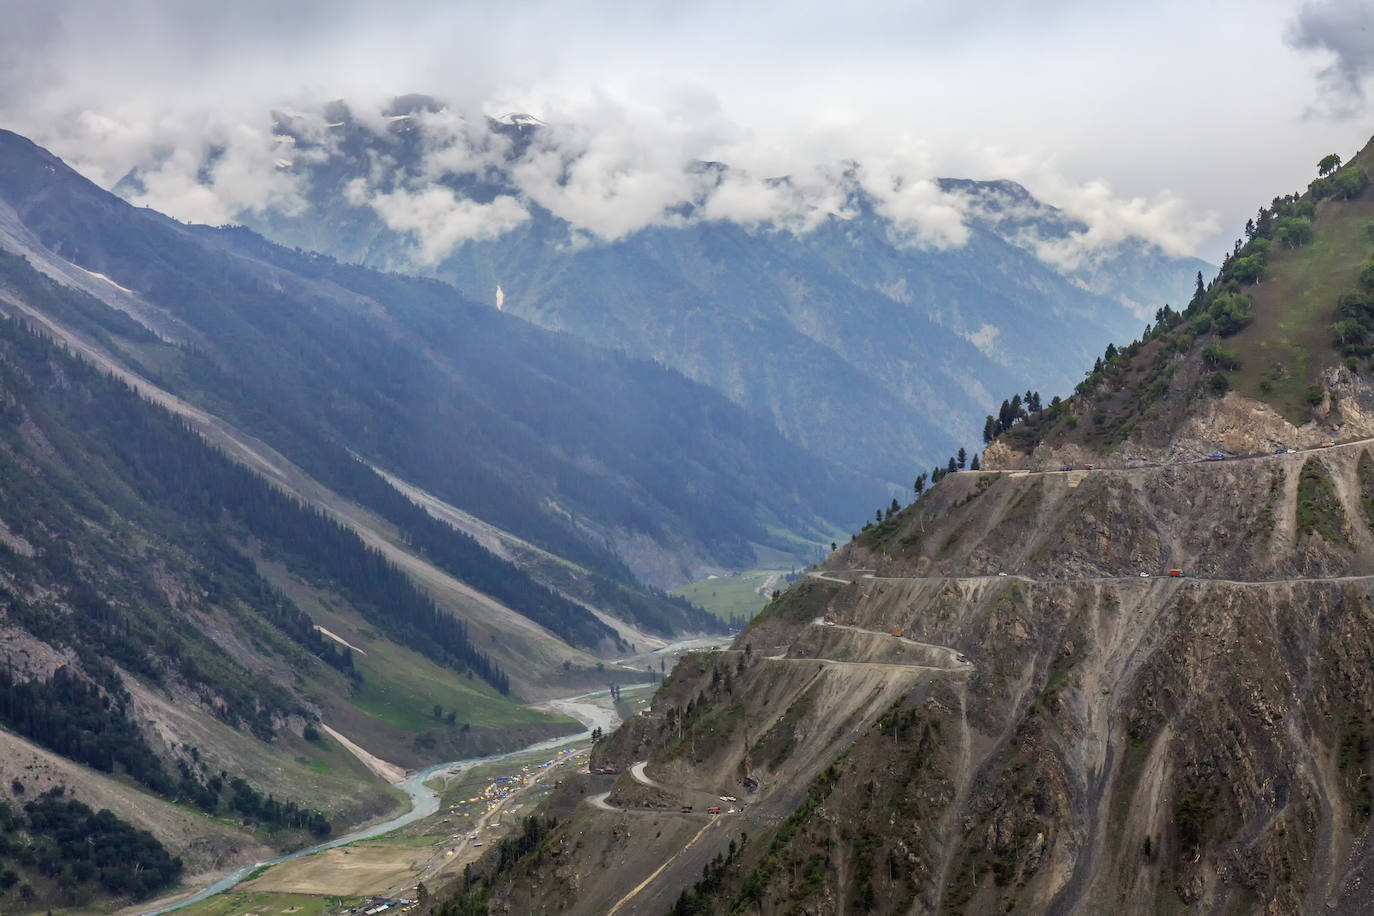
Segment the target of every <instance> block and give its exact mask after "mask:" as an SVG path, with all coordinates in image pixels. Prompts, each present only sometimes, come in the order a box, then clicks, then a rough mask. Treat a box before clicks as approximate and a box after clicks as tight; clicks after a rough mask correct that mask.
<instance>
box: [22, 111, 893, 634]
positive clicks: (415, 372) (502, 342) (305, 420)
mask: <svg viewBox="0 0 1374 916" xmlns="http://www.w3.org/2000/svg"><path fill="white" fill-rule="evenodd" d="M0 160H3V162H4V164H5V167H4V168H3V169H0V199H3V200H4V201H5V202H6V203H8V204H9V205H10V206H11V207H12V208H13V209H14V211H15V212H16V214H17V215H18V217H19V219H20V221H21V222H22V223H23V225H24V227H25V228H26V229H27V230H28V231H29V232H31V233H32V234H33V235H34V236H37V237H38V239H39V240H40V241H41V242H42V244H43V245H45V246H47V247H48V248H49V249H50V250H51V251H52V252H54V253H57V256H58V257H60V258H61V259H63V260H66V261H69V262H71V263H75V264H78V265H80V266H81V267H82V268H84V269H86V270H89V271H96V272H100V273H102V274H104V275H106V276H108V277H110V278H111V279H112V280H114V281H115V282H117V283H119V284H120V285H122V286H125V287H128V288H130V289H133V290H136V291H137V296H138V298H139V299H140V300H142V302H144V303H147V304H148V305H149V306H150V308H149V309H148V311H149V312H150V313H156V314H158V315H160V316H162V317H161V318H156V319H154V323H158V322H162V324H163V325H165V326H166V327H168V328H170V329H171V330H170V332H169V335H170V337H172V338H175V339H177V340H178V341H180V343H171V342H168V341H166V340H157V339H148V338H149V335H148V334H147V332H146V331H142V332H137V331H132V329H130V330H129V332H128V333H126V330H125V329H113V328H115V325H116V324H121V323H122V324H125V325H127V324H128V322H127V320H126V321H123V322H121V321H120V319H119V318H117V317H115V316H113V315H104V316H99V317H93V316H92V315H91V314H89V313H92V312H93V311H95V309H93V307H92V306H93V305H94V303H93V301H92V300H90V298H89V297H84V298H80V300H79V301H77V299H76V298H73V297H67V298H68V301H67V303H66V307H67V311H68V312H71V311H80V312H83V313H88V314H86V315H85V316H84V317H83V318H82V321H84V323H85V324H87V325H96V326H102V327H103V332H104V333H105V334H106V335H107V336H108V337H114V338H116V349H117V350H118V351H119V355H120V358H121V359H123V360H125V361H126V362H128V363H129V364H130V365H131V366H132V367H133V368H135V369H136V371H138V372H140V374H143V375H145V376H146V377H148V378H150V379H151V380H153V381H155V382H156V383H157V384H159V385H160V386H162V387H163V388H165V389H167V390H169V391H172V392H173V393H175V394H177V395H179V396H181V397H184V398H186V399H188V400H189V401H191V402H192V403H195V404H196V405H197V406H199V407H202V408H204V409H206V410H208V411H210V412H211V413H213V414H215V415H216V416H219V417H222V418H223V419H225V420H226V421H228V422H229V423H232V424H234V425H235V426H236V427H238V428H240V429H242V430H244V431H246V432H249V433H251V434H252V435H254V436H256V437H258V438H260V439H262V440H263V441H264V442H267V443H268V444H270V445H271V446H272V447H273V448H275V449H277V450H278V451H280V452H282V453H283V454H284V455H286V456H287V457H288V458H289V459H290V460H292V461H293V462H295V463H296V464H298V465H299V466H301V467H302V468H303V469H305V470H306V471H307V472H308V473H310V474H312V476H315V477H316V478H317V479H320V480H321V481H322V482H325V483H326V484H327V485H330V486H336V485H337V481H335V482H331V481H330V480H329V474H328V473H327V472H326V471H325V470H324V469H322V468H321V467H318V466H316V463H317V459H316V458H315V457H314V456H315V455H316V454H318V453H319V452H318V449H317V446H318V445H319V444H320V443H321V442H332V443H334V444H335V445H336V446H342V447H345V448H346V449H349V450H351V451H353V452H355V453H357V454H359V455H361V456H362V457H363V458H364V459H365V460H366V461H367V462H369V463H371V464H374V465H377V466H379V467H382V468H385V469H386V470H387V471H388V472H390V473H395V474H397V475H398V476H400V477H402V478H403V479H405V480H407V481H408V482H410V483H412V484H414V485H416V486H419V487H422V488H423V489H425V490H427V491H428V492H430V493H433V494H435V495H436V496H438V497H439V498H441V499H443V500H445V501H447V502H449V503H451V504H453V505H456V506H459V507H461V508H462V509H463V510H465V511H468V512H472V513H473V514H475V515H477V516H479V517H481V518H483V519H484V520H486V521H489V522H491V523H493V524H497V525H499V526H500V527H502V528H503V529H505V530H508V531H511V532H513V533H515V534H517V535H518V536H520V537H521V538H524V539H526V540H528V541H530V542H531V543H534V544H536V545H538V546H540V547H543V548H544V549H546V550H549V551H550V552H552V553H554V554H556V555H558V556H560V557H563V558H565V559H567V560H570V561H572V562H574V563H576V564H578V565H579V566H582V567H584V568H586V569H589V570H592V571H595V572H599V573H601V574H603V575H608V576H611V577H613V578H616V579H620V580H623V581H626V582H627V584H628V585H629V587H633V584H634V583H633V576H630V575H628V574H627V571H626V568H625V563H624V562H623V560H622V559H620V558H618V557H617V555H616V550H617V549H620V550H622V552H625V553H626V554H627V555H629V556H633V557H636V558H638V557H639V556H640V555H641V553H642V551H640V550H638V549H635V550H627V549H626V548H624V547H623V546H621V547H618V546H617V545H624V544H626V543H643V542H642V541H641V540H640V539H642V538H645V537H647V538H649V539H651V540H652V541H653V543H654V545H655V547H654V550H653V552H652V553H651V556H653V557H654V558H655V559H660V558H661V557H662V556H663V555H664V553H665V552H671V553H673V554H679V552H680V551H682V550H683V548H686V551H687V552H688V555H691V556H695V557H696V558H697V559H695V560H694V561H693V563H694V564H696V565H698V566H699V565H700V564H701V563H702V562H709V563H713V564H717V565H725V566H739V565H748V564H752V563H753V562H754V548H753V546H752V545H753V544H754V543H762V544H767V545H770V546H773V547H777V548H779V549H790V548H793V547H794V546H795V544H794V541H795V538H796V537H797V536H798V535H804V536H809V535H811V534H814V532H815V531H816V530H818V529H820V528H826V529H827V530H828V527H829V526H828V525H827V524H826V523H825V522H824V519H826V518H827V517H833V515H832V513H836V512H839V513H843V512H846V511H847V507H848V506H849V505H852V503H853V499H852V497H855V496H857V494H859V493H861V492H865V491H867V490H871V489H873V488H875V487H877V486H878V485H877V483H876V482H874V481H867V480H864V479H861V478H860V477H858V476H857V475H855V474H854V473H852V472H849V471H844V470H841V469H839V468H838V467H836V466H835V465H832V464H830V463H828V462H825V461H822V460H819V459H816V458H815V457H814V456H812V455H810V454H808V453H806V452H805V451H804V450H802V449H800V448H799V447H798V446H796V445H794V444H792V443H790V442H788V441H787V440H786V439H785V438H784V437H783V436H782V435H780V434H779V433H778V432H777V431H776V430H775V429H773V428H772V427H771V425H770V424H768V423H767V422H761V421H760V418H759V417H757V416H754V415H752V414H751V413H750V412H748V411H747V410H745V409H742V408H740V407H738V406H737V405H735V404H732V403H731V402H730V401H728V400H727V399H726V398H724V397H723V396H721V395H720V394H718V393H715V392H712V391H710V390H709V389H706V388H703V387H702V386H700V385H697V384H695V383H693V382H690V381H688V380H687V379H686V378H684V377H682V376H681V375H679V374H677V373H674V372H672V371H669V370H667V369H665V368H664V367H662V366H660V365H655V364H654V363H652V362H648V361H643V360H634V359H630V358H628V357H625V356H623V355H619V354H614V353H609V352H607V351H605V350H603V349H600V348H598V347H595V346H592V345H590V344H587V343H585V342H581V341H577V340H574V339H572V338H570V337H568V336H566V335H561V334H557V333H551V332H549V331H546V330H542V329H539V328H536V327H534V326H532V325H530V324H528V323H526V322H524V321H522V320H520V319H518V318H515V317H514V316H511V315H504V314H502V313H500V312H498V311H496V310H494V309H491V308H488V307H485V306H481V305H478V304H476V303H474V302H472V301H470V300H468V299H466V298H464V297H463V296H462V295H461V294H459V293H458V292H457V291H456V290H455V289H454V288H453V287H451V286H447V285H445V284H442V283H437V282H433V281H423V280H417V279H414V278H407V277H398V276H394V275H387V274H381V273H377V272H374V271H368V270H363V269H359V268H350V267H346V266H344V265H338V264H335V263H334V262H332V261H330V260H328V259H325V258H316V257H312V256H310V255H308V254H304V253H300V252H292V251H290V250H289V249H284V248H280V247H278V246H274V245H272V244H270V243H268V242H267V241H265V240H264V239H262V238H261V237H259V236H255V235H253V234H252V233H250V232H247V231H244V230H233V229H219V230H217V229H211V228H209V227H188V226H184V225H181V224H178V223H176V222H174V221H172V220H169V219H166V218H165V217H162V216H160V215H158V214H156V213H153V212H150V211H146V210H138V209H135V208H132V207H130V206H128V205H127V204H125V203H124V202H123V201H120V200H119V199H118V198H115V197H113V196H112V195H110V194H108V193H107V192H104V191H102V190H101V189H99V188H97V187H95V186H94V185H92V184H90V182H88V181H86V180H85V179H83V178H81V177H80V176H79V175H76V174H75V173H74V172H72V171H71V170H70V169H68V168H67V167H66V166H65V165H64V164H63V163H61V162H60V161H59V160H57V159H55V158H54V157H52V156H50V155H49V154H47V153H46V152H44V151H43V150H40V149H38V148H36V147H34V146H33V145H32V144H31V143H29V142H28V141H25V140H24V139H23V138H20V137H17V136H16V135H14V134H11V133H8V132H0ZM64 295H65V293H64ZM44 308H45V310H46V308H47V306H46V305H45V306H44ZM63 320H64V321H67V322H68V323H73V324H74V323H75V320H74V319H71V318H63ZM112 329H113V330H112ZM140 337H141V338H142V340H141V341H140V340H139V339H138V338H140ZM129 344H133V345H129ZM327 462H328V463H331V464H332V463H333V462H334V458H333V457H329V458H327ZM340 492H342V493H343V494H344V495H347V496H349V497H350V498H355V499H359V501H360V502H364V500H363V499H361V498H359V497H358V496H357V495H355V494H352V493H347V492H346V491H343V490H342V489H341V490H340ZM647 568H650V569H654V570H659V569H660V566H659V565H658V564H653V565H651V566H649V567H647ZM659 584H664V583H659ZM632 604H633V605H634V606H636V607H638V608H640V609H642V610H644V611H647V612H649V613H650V614H653V615H657V616H659V617H660V618H661V619H662V620H663V621H665V622H667V623H668V627H667V628H668V629H671V630H674V631H680V630H683V629H688V628H693V629H695V628H697V627H699V626H702V625H705V624H708V623H709V620H708V619H707V618H702V617H697V618H695V619H691V615H685V614H684V612H683V610H682V609H681V608H679V607H675V606H673V605H672V604H669V603H665V602H662V601H661V600H657V599H656V598H655V597H654V596H653V595H652V594H651V593H647V592H646V593H645V594H644V595H642V596H640V599H639V600H638V601H636V602H633V603H632ZM586 625H590V624H586Z"/></svg>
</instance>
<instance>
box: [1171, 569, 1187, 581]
mask: <svg viewBox="0 0 1374 916" xmlns="http://www.w3.org/2000/svg"><path fill="white" fill-rule="evenodd" d="M1169 575H1170V576H1172V577H1173V578H1175V579H1182V578H1183V577H1184V576H1185V575H1187V574H1186V573H1184V571H1183V570H1181V569H1171V570H1169Z"/></svg>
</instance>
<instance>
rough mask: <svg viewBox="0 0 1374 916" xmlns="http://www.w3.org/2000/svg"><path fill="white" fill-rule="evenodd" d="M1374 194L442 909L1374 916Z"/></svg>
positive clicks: (1080, 403)
mask: <svg viewBox="0 0 1374 916" xmlns="http://www.w3.org/2000/svg"><path fill="white" fill-rule="evenodd" d="M1325 162H1326V160H1324V163H1325ZM1372 167H1374V144H1371V146H1370V147H1366V149H1365V150H1363V151H1361V152H1360V153H1359V154H1358V155H1357V156H1355V157H1354V158H1353V159H1352V161H1351V162H1349V163H1347V164H1345V165H1344V166H1342V167H1340V168H1339V169H1335V170H1334V171H1332V172H1331V174H1324V175H1321V176H1319V177H1318V179H1317V180H1316V181H1314V182H1313V183H1312V185H1311V186H1310V187H1309V188H1308V189H1307V190H1306V191H1305V192H1301V193H1297V194H1290V195H1284V196H1281V197H1277V198H1274V199H1273V201H1272V203H1271V204H1269V205H1267V206H1265V207H1263V208H1261V212H1260V214H1259V215H1258V218H1257V219H1256V221H1255V222H1254V224H1253V225H1252V226H1250V227H1249V228H1248V229H1247V240H1245V241H1242V242H1241V243H1238V244H1237V246H1236V250H1235V252H1234V253H1233V255H1232V256H1230V257H1228V258H1227V260H1226V262H1225V263H1224V264H1223V266H1222V268H1221V270H1220V272H1219V273H1218V275H1217V276H1216V278H1215V279H1214V280H1213V281H1212V282H1211V283H1210V284H1204V285H1202V286H1201V287H1200V288H1199V289H1197V290H1196V292H1195V294H1194V296H1193V298H1192V299H1191V300H1190V301H1189V302H1188V303H1187V304H1186V305H1185V306H1184V307H1183V308H1182V309H1181V310H1179V311H1173V310H1172V309H1171V310H1170V311H1169V312H1162V311H1161V314H1160V315H1159V316H1158V320H1157V321H1156V322H1153V323H1152V327H1151V330H1150V332H1149V333H1148V334H1145V335H1144V336H1143V337H1141V338H1139V339H1137V340H1134V341H1132V342H1130V343H1129V344H1126V345H1124V346H1120V347H1118V346H1115V345H1113V346H1111V347H1109V348H1108V349H1107V350H1106V352H1105V353H1104V354H1103V356H1102V357H1100V358H1098V359H1097V361H1096V363H1095V365H1094V366H1093V368H1091V369H1089V371H1088V373H1087V376H1086V377H1085V378H1084V379H1083V380H1082V381H1081V382H1080V383H1079V385H1078V386H1077V391H1076V393H1075V394H1074V395H1073V396H1071V397H1069V398H1067V399H1066V400H1064V401H1062V402H1059V403H1058V404H1055V405H1054V406H1050V407H1043V409H1041V410H1038V411H1030V412H1025V411H1013V412H1011V413H1010V414H1007V415H1004V416H1002V417H999V418H996V420H997V421H999V422H998V426H1000V427H1002V429H1001V431H1000V432H999V433H998V435H997V438H996V441H995V442H994V443H993V444H992V446H990V447H989V449H988V451H987V453H986V458H987V463H986V464H985V466H984V467H985V471H984V472H980V473H954V474H948V475H944V476H943V478H942V479H941V480H939V482H938V483H937V484H936V485H935V486H934V487H933V488H931V489H930V490H928V491H926V492H925V493H924V494H923V495H922V496H921V497H920V498H919V499H918V500H917V501H916V502H915V503H914V504H912V505H910V506H907V507H906V508H904V509H902V510H901V511H899V512H896V513H894V514H893V515H891V517H888V518H885V519H883V520H882V521H881V522H877V523H872V524H869V525H868V526H866V527H865V529H864V530H863V531H861V532H859V533H857V534H856V535H855V536H854V537H853V539H852V540H851V541H850V542H849V543H848V544H847V545H845V546H843V547H841V548H840V549H839V550H838V551H837V552H836V553H835V554H834V555H832V556H831V558H830V559H829V560H827V562H826V563H825V564H824V565H823V567H822V568H821V569H819V570H816V571H814V572H813V573H812V574H811V575H809V576H808V577H807V578H806V579H804V580H803V581H802V582H800V583H798V584H797V585H795V586H793V587H792V588H790V589H789V590H788V591H787V592H785V593H783V594H782V595H781V596H780V597H779V598H778V599H776V600H775V601H774V602H772V603H771V604H770V605H769V607H768V608H767V609H766V610H765V611H764V612H763V613H762V614H760V615H759V617H758V618H756V619H755V620H754V621H753V623H752V624H751V625H750V627H749V628H748V629H747V631H746V632H745V633H743V634H741V635H740V636H739V637H738V638H737V640H736V641H735V643H734V644H733V646H732V647H731V648H730V649H729V650H726V651H721V652H715V653H708V654H703V655H701V656H699V657H698V660H697V663H696V664H695V665H694V664H692V663H691V662H690V661H688V662H685V663H684V664H682V665H679V667H678V669H677V670H676V671H675V672H674V674H673V676H672V677H670V678H669V679H668V680H667V681H666V682H665V684H664V685H663V687H662V688H661V689H660V691H659V692H658V694H657V695H656V696H655V698H654V700H653V704H652V710H651V713H650V714H649V715H647V716H642V717H640V718H638V719H636V720H635V721H633V722H630V723H626V725H624V726H622V728H621V729H620V730H619V731H618V732H616V733H615V734H614V735H613V736H611V737H610V738H608V739H607V740H606V741H604V742H603V743H601V744H599V745H598V746H597V748H596V750H595V752H594V754H593V761H592V762H593V765H594V766H597V767H603V768H604V765H605V764H607V763H611V764H616V765H619V766H628V765H629V764H630V763H631V762H634V761H647V765H645V764H643V763H640V764H639V765H637V766H634V767H632V768H631V773H630V774H629V775H627V776H622V777H619V778H618V779H617V780H616V781H615V782H614V784H613V785H608V784H605V781H604V778H603V786H604V788H605V789H606V790H608V791H609V794H607V795H606V796H604V797H602V796H599V795H598V796H597V797H596V799H595V801H594V803H593V804H590V805H589V804H587V802H586V801H585V800H584V798H583V796H582V795H581V793H586V794H588V795H590V794H592V793H593V792H594V791H596V789H595V788H594V785H585V786H573V787H570V788H569V789H568V790H567V791H566V794H565V797H564V798H562V799H559V800H557V801H556V802H553V803H551V804H550V806H549V808H548V811H547V815H556V816H557V817H558V819H559V823H558V825H557V826H556V827H554V828H553V829H552V830H550V831H548V833H547V836H546V837H545V838H544V840H543V842H542V844H541V845H539V846H538V847H537V848H535V849H531V850H528V851H523V854H521V855H517V856H512V855H509V854H508V855H506V856H503V857H502V858H501V859H500V860H497V859H495V858H491V859H489V860H488V861H486V862H484V863H483V867H482V868H481V869H474V874H473V875H472V876H469V878H468V880H467V881H465V882H464V883H463V885H462V886H460V887H455V888H454V891H453V895H452V896H451V897H450V899H449V900H448V901H447V902H445V903H444V904H443V905H441V906H438V907H436V908H435V912H440V913H458V912H467V911H469V910H468V909H465V908H470V907H473V906H489V907H492V908H493V909H496V910H509V911H520V912H549V911H555V910H559V911H568V912H607V911H611V910H615V911H617V912H631V911H634V912H665V911H666V912H672V913H682V914H686V913H741V912H760V913H765V914H771V913H782V912H834V913H843V912H877V913H935V912H941V913H944V912H953V913H978V914H985V913H986V914H991V913H1004V912H1018V913H1100V912H1110V911H1120V912H1175V911H1177V912H1181V911H1184V910H1189V911H1193V910H1200V911H1207V912H1239V913H1251V912H1254V913H1297V912H1302V913H1317V912H1339V913H1356V914H1358V913H1368V912H1371V911H1374V905H1371V903H1370V900H1369V896H1368V894H1367V892H1366V887H1365V884H1364V882H1365V881H1366V880H1368V878H1369V875H1370V869H1371V867H1374V851H1372V850H1371V847H1370V835H1371V834H1370V827H1371V815H1374V801H1372V799H1374V795H1372V794H1371V790H1370V786H1369V779H1368V774H1369V773H1370V772H1371V771H1372V770H1374V737H1371V736H1374V699H1371V698H1374V683H1371V675H1370V671H1371V668H1370V664H1369V660H1370V659H1371V658H1374V601H1372V600H1371V591H1372V590H1374V534H1372V533H1371V532H1374V422H1371V420H1370V416H1371V414H1370V410H1371V408H1372V407H1374V388H1371V387H1370V386H1369V384H1368V380H1367V376H1368V373H1369V371H1370V369H1371V366H1370V364H1369V357H1370V355H1371V352H1372V351H1371V348H1370V346H1369V341H1370V332H1369V328H1370V327H1371V325H1368V324H1366V322H1367V321H1368V317H1369V315H1370V314H1371V313H1370V311H1369V302H1370V301H1371V299H1370V296H1371V292H1370V291H1371V289H1374V268H1370V267H1368V265H1369V264H1370V263H1371V262H1374V236H1371V235H1370V233H1369V230H1368V226H1369V225H1371V223H1374V192H1371V191H1370V190H1369V189H1368V172H1369V170H1370V169H1371V168H1372ZM1324 171H1325V169H1324ZM1018 387H1019V386H1018ZM589 779H591V777H589ZM708 799H710V800H711V801H709V802H708V801H707V800H708ZM745 803H747V807H746V806H745ZM706 804H709V805H711V806H712V807H717V808H718V809H720V813H719V814H710V813H708V814H707V815H706V816H704V817H702V816H700V815H699V814H698V812H699V810H700V807H699V806H703V805H706ZM598 805H599V806H602V808H604V807H609V808H611V809H612V811H610V812H609V813H607V812H605V811H604V810H602V809H601V808H598ZM684 805H686V806H692V809H693V810H691V811H690V812H684V813H682V814H678V813H676V812H677V811H678V810H680V806H684ZM669 812H673V813H669ZM630 836H633V837H634V840H633V841H630V840H629V837H630ZM650 836H652V837H653V839H652V840H650V839H648V837H650ZM515 851H517V850H512V852H515ZM587 862H598V863H601V867H600V868H589V867H585V865H584V863H587ZM607 864H609V865H610V867H606V866H607Z"/></svg>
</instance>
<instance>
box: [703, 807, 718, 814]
mask: <svg viewBox="0 0 1374 916" xmlns="http://www.w3.org/2000/svg"><path fill="white" fill-rule="evenodd" d="M706 813H707V814H720V806H719V805H712V806H711V807H709V808H707V809H706Z"/></svg>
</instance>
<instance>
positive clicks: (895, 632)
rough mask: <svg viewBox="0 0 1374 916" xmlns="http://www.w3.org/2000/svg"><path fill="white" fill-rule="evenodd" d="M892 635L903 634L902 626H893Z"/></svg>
mask: <svg viewBox="0 0 1374 916" xmlns="http://www.w3.org/2000/svg"><path fill="white" fill-rule="evenodd" d="M892 635H893V636H901V635H902V631H901V628H900V627H893V628H892Z"/></svg>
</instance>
